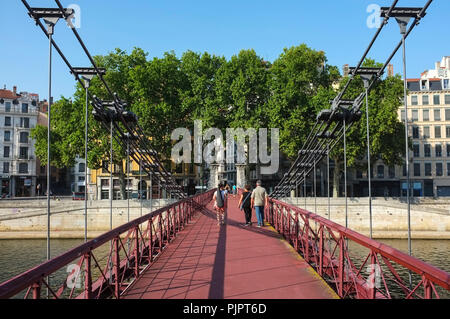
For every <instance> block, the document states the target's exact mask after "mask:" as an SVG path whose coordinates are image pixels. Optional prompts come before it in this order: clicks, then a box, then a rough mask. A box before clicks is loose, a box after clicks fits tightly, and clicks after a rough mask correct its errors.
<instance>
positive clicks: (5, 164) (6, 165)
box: [3, 162, 9, 174]
mask: <svg viewBox="0 0 450 319" xmlns="http://www.w3.org/2000/svg"><path fill="white" fill-rule="evenodd" d="M3 173H4V174H8V173H9V163H8V162H3Z"/></svg>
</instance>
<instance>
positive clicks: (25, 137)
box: [20, 132, 29, 143]
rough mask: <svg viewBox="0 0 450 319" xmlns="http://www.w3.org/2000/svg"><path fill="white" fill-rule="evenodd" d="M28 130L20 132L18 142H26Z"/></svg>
mask: <svg viewBox="0 0 450 319" xmlns="http://www.w3.org/2000/svg"><path fill="white" fill-rule="evenodd" d="M28 136H29V134H28V132H20V143H28Z"/></svg>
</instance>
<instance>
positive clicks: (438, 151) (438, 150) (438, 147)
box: [434, 144, 442, 157]
mask: <svg viewBox="0 0 450 319" xmlns="http://www.w3.org/2000/svg"><path fill="white" fill-rule="evenodd" d="M434 148H435V151H436V157H441V156H442V145H440V144H436V145H435V146H434Z"/></svg>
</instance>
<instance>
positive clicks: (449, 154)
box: [447, 144, 450, 157]
mask: <svg viewBox="0 0 450 319" xmlns="http://www.w3.org/2000/svg"><path fill="white" fill-rule="evenodd" d="M447 157H450V144H447Z"/></svg>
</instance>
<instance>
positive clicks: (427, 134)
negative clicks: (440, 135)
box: [423, 126, 430, 138]
mask: <svg viewBox="0 0 450 319" xmlns="http://www.w3.org/2000/svg"><path fill="white" fill-rule="evenodd" d="M423 138H430V127H429V126H424V127H423Z"/></svg>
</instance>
